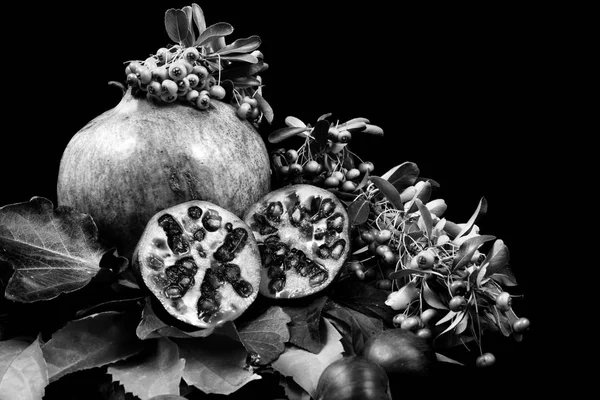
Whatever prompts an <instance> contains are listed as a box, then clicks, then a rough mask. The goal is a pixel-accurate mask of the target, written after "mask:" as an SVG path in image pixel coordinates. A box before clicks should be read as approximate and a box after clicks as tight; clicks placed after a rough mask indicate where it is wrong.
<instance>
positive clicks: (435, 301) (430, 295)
mask: <svg viewBox="0 0 600 400" xmlns="http://www.w3.org/2000/svg"><path fill="white" fill-rule="evenodd" d="M423 298H424V299H425V302H426V303H427V304H429V305H430V306H431V307H433V308H437V309H439V310H447V309H448V307H446V305H445V304H444V303H443V302H442V301H441V300H440V297H439V295H438V294H437V293H436V292H435V291H434V290H432V289H431V287H430V286H429V284H428V283H427V281H426V280H425V279H424V280H423Z"/></svg>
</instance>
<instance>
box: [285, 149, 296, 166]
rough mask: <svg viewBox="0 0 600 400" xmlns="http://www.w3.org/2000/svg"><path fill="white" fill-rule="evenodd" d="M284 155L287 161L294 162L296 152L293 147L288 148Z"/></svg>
mask: <svg viewBox="0 0 600 400" xmlns="http://www.w3.org/2000/svg"><path fill="white" fill-rule="evenodd" d="M284 157H285V159H286V160H287V161H288V162H289V163H293V162H296V160H297V159H298V152H297V151H296V150H294V149H289V150H288V151H286V152H285V154H284Z"/></svg>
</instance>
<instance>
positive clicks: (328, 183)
mask: <svg viewBox="0 0 600 400" xmlns="http://www.w3.org/2000/svg"><path fill="white" fill-rule="evenodd" d="M323 185H324V186H325V187H328V188H336V187H338V186H339V185H340V180H339V179H338V178H336V177H335V176H328V177H327V178H325V180H324V181H323Z"/></svg>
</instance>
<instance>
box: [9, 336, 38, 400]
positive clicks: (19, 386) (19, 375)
mask: <svg viewBox="0 0 600 400" xmlns="http://www.w3.org/2000/svg"><path fill="white" fill-rule="evenodd" d="M47 385H48V371H47V369H46V361H45V360H44V357H43V354H42V349H41V348H40V343H39V339H36V340H34V341H33V343H28V342H25V341H22V340H17V339H10V340H5V341H0V398H2V399H7V400H8V399H23V400H27V399H29V400H36V399H41V398H42V397H44V390H45V387H46V386H47Z"/></svg>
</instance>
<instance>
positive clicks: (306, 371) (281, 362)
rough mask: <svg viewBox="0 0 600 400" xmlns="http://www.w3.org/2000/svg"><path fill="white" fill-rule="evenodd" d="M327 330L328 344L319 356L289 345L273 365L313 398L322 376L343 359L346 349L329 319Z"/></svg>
mask: <svg viewBox="0 0 600 400" xmlns="http://www.w3.org/2000/svg"><path fill="white" fill-rule="evenodd" d="M323 323H324V326H325V329H326V335H325V337H326V342H325V346H323V349H322V350H321V351H320V352H319V353H318V354H313V353H311V352H309V351H306V350H303V349H301V348H299V347H296V346H293V345H288V346H286V349H285V351H284V352H283V354H281V355H280V356H279V358H278V359H277V360H275V361H274V362H273V364H272V366H273V368H274V369H275V370H276V371H278V372H279V373H281V374H282V375H284V376H289V377H292V378H293V379H294V381H296V383H298V384H299V385H300V386H301V387H302V388H303V389H304V390H306V391H307V392H308V394H310V395H311V396H312V397H313V398H314V397H315V390H316V388H317V383H318V381H319V378H320V377H321V374H322V373H323V371H324V370H325V368H327V366H328V365H329V364H331V363H332V362H334V361H336V360H339V359H341V358H342V353H343V351H344V347H343V346H342V343H341V342H340V339H341V338H342V336H341V335H340V333H339V332H338V331H337V330H336V329H335V328H334V327H333V325H332V324H331V322H329V321H328V320H327V319H324V320H323Z"/></svg>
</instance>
